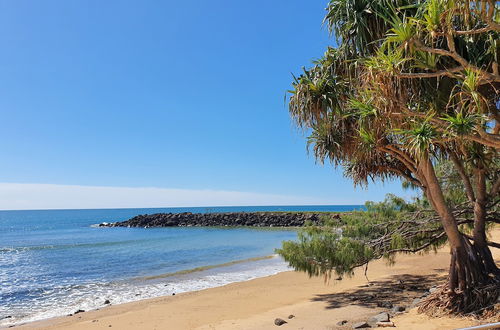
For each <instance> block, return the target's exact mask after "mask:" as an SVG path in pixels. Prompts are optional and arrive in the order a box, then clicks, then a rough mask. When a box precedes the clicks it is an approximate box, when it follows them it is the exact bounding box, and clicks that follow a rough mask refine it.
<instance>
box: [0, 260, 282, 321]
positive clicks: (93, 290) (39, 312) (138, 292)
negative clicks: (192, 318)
mask: <svg viewBox="0 0 500 330" xmlns="http://www.w3.org/2000/svg"><path fill="white" fill-rule="evenodd" d="M287 270H290V268H289V267H288V265H287V264H286V263H285V262H284V261H283V260H282V259H281V258H279V257H277V256H273V258H271V259H264V260H258V261H249V262H244V263H240V264H234V265H231V266H224V267H220V268H214V269H210V270H206V271H202V272H194V273H190V274H186V275H179V276H172V277H165V278H157V279H154V280H131V281H120V282H112V283H90V284H84V285H77V286H75V285H73V286H69V287H60V288H57V289H54V290H50V291H47V292H44V295H43V298H42V299H38V300H36V301H30V302H29V304H30V305H29V306H22V305H19V306H14V307H13V306H11V308H10V310H7V309H6V308H4V307H2V306H0V327H4V326H10V325H16V324H20V323H26V322H33V321H38V320H42V319H48V318H53V317H57V316H64V315H68V314H71V313H74V312H75V311H77V310H79V309H82V310H85V311H88V310H94V309H97V308H102V307H104V306H106V305H104V301H105V300H106V299H109V300H110V301H111V303H112V304H122V303H127V302H132V301H138V300H142V299H148V298H154V297H160V296H166V295H172V294H173V293H182V292H190V291H198V290H203V289H208V288H213V287H218V286H223V285H226V284H230V283H235V282H243V281H248V280H252V279H255V278H259V277H265V276H270V275H274V274H277V273H280V272H283V271H287ZM2 315H3V317H4V319H2ZM6 316H11V317H10V318H5V317H6Z"/></svg>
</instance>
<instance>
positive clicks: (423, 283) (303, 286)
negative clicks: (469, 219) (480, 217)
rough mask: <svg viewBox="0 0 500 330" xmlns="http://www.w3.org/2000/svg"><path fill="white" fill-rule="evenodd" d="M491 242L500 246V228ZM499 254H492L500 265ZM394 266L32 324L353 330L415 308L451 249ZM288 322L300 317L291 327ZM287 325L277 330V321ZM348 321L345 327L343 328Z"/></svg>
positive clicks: (298, 276) (409, 321) (452, 324)
mask: <svg viewBox="0 0 500 330" xmlns="http://www.w3.org/2000/svg"><path fill="white" fill-rule="evenodd" d="M492 237H493V240H495V241H500V228H499V227H497V228H496V229H495V230H494V232H493V234H492ZM499 252H500V251H499V250H498V249H494V251H493V253H494V254H495V258H496V259H497V260H499V259H500V253H499ZM396 261H397V262H396V264H395V265H394V266H388V265H387V264H386V263H385V261H383V260H379V261H376V262H373V263H370V265H369V269H368V278H369V280H370V283H371V285H368V282H367V279H366V278H365V276H364V270H361V269H360V270H358V271H356V273H355V275H354V276H353V277H351V278H344V279H342V280H333V279H332V280H331V281H330V282H329V283H325V282H324V280H323V279H322V278H309V277H308V276H307V275H305V274H303V273H297V272H284V273H280V274H277V275H273V276H269V277H265V278H259V279H255V280H251V281H247V282H241V283H233V284H229V285H226V286H223V287H219V288H212V289H207V290H202V291H196V292H189V293H184V294H178V295H176V296H169V297H160V298H155V299H149V300H143V301H139V302H134V303H128V304H123V305H116V306H109V307H106V308H104V309H101V310H97V311H89V312H85V313H80V314H77V315H74V316H68V317H61V318H55V319H51V320H46V321H40V322H34V323H30V324H26V325H24V326H22V327H21V328H38V329H75V330H76V329H109V328H114V329H125V330H128V329H172V330H177V329H179V330H182V329H228V330H229V329H231V330H233V329H252V330H253V329H284V330H286V329H351V327H352V324H353V323H355V322H357V321H364V320H366V319H367V318H369V317H370V316H373V315H375V314H376V313H377V312H380V311H385V310H387V309H384V308H380V307H377V303H378V304H380V303H381V302H391V303H393V304H394V305H409V304H410V303H411V302H412V301H413V299H414V298H415V297H419V296H421V295H422V293H423V292H424V290H427V289H428V288H430V287H431V286H433V285H434V284H435V283H440V282H442V281H443V280H444V278H445V276H446V270H447V267H448V263H449V253H448V251H447V249H441V250H440V251H438V252H437V254H429V255H401V256H398V258H397V260H396ZM289 315H294V317H293V318H291V319H288V316H289ZM278 317H279V318H282V319H284V320H286V321H287V322H288V323H287V324H284V325H282V326H281V327H277V326H276V325H274V320H275V319H276V318H278ZM342 320H347V321H348V323H347V324H346V325H345V326H343V327H340V326H337V325H336V324H337V322H339V321H342ZM392 320H393V321H394V323H395V324H396V327H397V328H399V329H455V328H460V327H465V326H470V325H476V324H477V322H476V321H474V320H471V319H464V318H439V319H437V318H432V319H431V318H429V317H427V316H425V315H421V314H418V313H416V311H415V310H414V309H412V310H410V312H409V313H404V314H401V315H398V316H396V317H394V318H393V319H392Z"/></svg>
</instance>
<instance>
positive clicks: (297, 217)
mask: <svg viewBox="0 0 500 330" xmlns="http://www.w3.org/2000/svg"><path fill="white" fill-rule="evenodd" d="M329 215H330V216H334V217H339V215H333V214H329ZM321 216H322V214H319V213H293V212H234V213H190V212H185V213H156V214H145V215H138V216H135V217H133V218H131V219H129V220H127V221H122V222H115V223H101V224H100V225H99V226H100V227H143V228H150V227H215V226H222V227H238V226H248V227H300V226H303V225H304V224H305V223H306V222H307V221H310V222H312V223H318V222H319V221H321Z"/></svg>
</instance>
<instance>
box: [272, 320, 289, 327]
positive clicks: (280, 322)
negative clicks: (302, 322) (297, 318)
mask: <svg viewBox="0 0 500 330" xmlns="http://www.w3.org/2000/svg"><path fill="white" fill-rule="evenodd" d="M285 323H288V322H287V321H285V320H283V319H280V318H277V319H276V320H274V324H276V325H277V326H281V325H283V324H285Z"/></svg>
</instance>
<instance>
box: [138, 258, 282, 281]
mask: <svg viewBox="0 0 500 330" xmlns="http://www.w3.org/2000/svg"><path fill="white" fill-rule="evenodd" d="M275 257H276V255H271V256H264V257H255V258H247V259H241V260H235V261H230V262H225V263H222V264H216V265H207V266H201V267H195V268H191V269H185V270H180V271H177V272H173V273H165V274H160V275H154V276H144V277H136V278H134V280H155V279H160V278H167V277H172V276H178V275H186V274H191V273H196V272H202V271H206V270H210V269H214V268H221V267H228V266H232V265H237V264H241V263H245V262H252V261H260V260H266V259H272V258H275Z"/></svg>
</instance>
